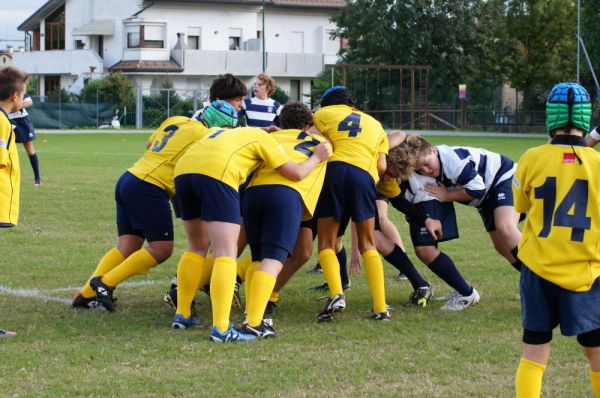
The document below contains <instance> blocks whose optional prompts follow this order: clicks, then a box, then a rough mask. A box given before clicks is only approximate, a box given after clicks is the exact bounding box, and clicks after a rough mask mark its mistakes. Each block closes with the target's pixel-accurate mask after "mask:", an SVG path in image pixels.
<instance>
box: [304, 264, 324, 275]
mask: <svg viewBox="0 0 600 398" xmlns="http://www.w3.org/2000/svg"><path fill="white" fill-rule="evenodd" d="M306 273H307V274H320V273H323V269H322V268H321V264H319V263H316V264H315V266H314V267H312V268H311V269H309V270H308V271H306Z"/></svg>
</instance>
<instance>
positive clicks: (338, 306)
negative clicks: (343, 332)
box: [317, 294, 346, 322]
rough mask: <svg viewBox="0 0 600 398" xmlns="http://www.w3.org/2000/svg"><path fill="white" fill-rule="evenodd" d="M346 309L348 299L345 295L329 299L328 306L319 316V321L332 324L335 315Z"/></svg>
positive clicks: (337, 295)
mask: <svg viewBox="0 0 600 398" xmlns="http://www.w3.org/2000/svg"><path fill="white" fill-rule="evenodd" d="M344 308H346V297H345V296H344V295H343V294H336V295H335V296H333V297H332V298H328V299H327V304H326V305H325V307H323V309H321V311H319V314H318V315H317V321H319V322H330V321H331V320H332V319H333V314H335V313H336V312H340V311H343V310H344Z"/></svg>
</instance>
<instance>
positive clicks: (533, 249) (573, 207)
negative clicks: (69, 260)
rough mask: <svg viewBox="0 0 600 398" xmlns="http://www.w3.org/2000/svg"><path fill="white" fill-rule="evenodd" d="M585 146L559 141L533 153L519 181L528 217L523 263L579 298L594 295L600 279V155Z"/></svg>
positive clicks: (519, 207) (520, 203) (521, 207)
mask: <svg viewBox="0 0 600 398" xmlns="http://www.w3.org/2000/svg"><path fill="white" fill-rule="evenodd" d="M569 138H570V139H571V141H570V142H572V143H573V146H572V145H571V144H570V143H569V144H568V145H567V142H568V141H567V140H568V139H569ZM584 145H585V141H584V140H583V139H582V138H579V137H566V136H558V137H556V138H555V139H554V140H553V143H552V144H545V145H541V146H538V147H535V148H531V149H529V150H528V151H527V152H525V154H524V155H523V156H522V157H521V159H520V160H519V163H518V165H517V170H516V172H515V176H514V178H513V192H514V196H515V209H516V211H518V212H520V213H526V212H527V213H528V215H527V219H526V221H525V226H524V229H523V237H522V238H521V242H519V258H520V259H521V261H523V263H525V265H526V266H527V267H528V268H529V269H531V270H532V271H533V272H535V273H536V274H537V275H539V276H540V277H542V278H544V279H546V280H548V281H550V282H552V283H554V284H556V285H559V286H561V287H562V288H564V289H567V290H571V291H575V292H584V291H588V290H589V289H590V288H591V286H592V284H593V283H594V281H595V280H596V278H597V277H598V276H600V177H599V176H598V170H600V153H598V152H596V151H595V150H594V149H592V148H587V147H585V146H584Z"/></svg>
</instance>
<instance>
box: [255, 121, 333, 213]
mask: <svg viewBox="0 0 600 398" xmlns="http://www.w3.org/2000/svg"><path fill="white" fill-rule="evenodd" d="M271 136H272V137H274V138H275V139H276V140H277V142H278V143H279V145H281V147H283V149H284V150H285V151H286V153H288V154H289V155H290V157H291V158H292V161H294V162H296V163H302V162H304V161H305V160H306V159H308V158H309V157H311V156H312V154H313V152H314V150H315V148H316V147H317V145H319V144H320V143H321V142H324V141H325V140H324V139H323V138H321V137H319V136H313V135H310V134H307V133H305V132H304V131H301V130H280V131H276V132H273V133H271ZM325 167H326V162H321V163H320V164H319V165H318V166H317V167H315V169H314V170H313V171H312V172H311V173H310V174H309V175H308V176H306V178H304V179H303V180H300V181H291V180H288V179H287V178H286V177H284V176H283V175H281V174H280V173H279V172H278V171H277V170H275V169H273V168H271V167H268V166H267V165H263V166H262V167H261V168H259V169H258V170H257V171H256V173H254V176H253V177H252V180H251V181H250V184H249V185H248V188H250V187H253V186H257V185H285V186H287V187H290V188H292V189H294V190H295V191H297V192H298V193H299V194H300V196H301V197H302V202H303V203H304V216H303V219H305V220H307V219H310V218H312V216H313V213H314V211H315V207H316V206H317V201H318V199H319V194H320V193H321V188H322V187H323V180H324V179H325Z"/></svg>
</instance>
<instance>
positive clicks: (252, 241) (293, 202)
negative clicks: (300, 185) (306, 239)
mask: <svg viewBox="0 0 600 398" xmlns="http://www.w3.org/2000/svg"><path fill="white" fill-rule="evenodd" d="M302 210H303V205H302V198H301V197H300V194H299V193H298V192H297V191H296V190H294V189H292V188H290V187H286V186H284V185H258V186H254V187H251V188H248V189H247V190H246V193H245V195H244V209H243V215H244V227H245V228H246V237H247V239H248V244H249V245H250V251H251V253H252V261H262V260H263V259H265V258H270V259H273V260H279V261H281V262H284V261H285V260H286V259H287V258H288V257H289V256H290V254H291V253H292V250H293V249H294V246H295V245H296V240H297V239H298V231H300V224H301V222H302Z"/></svg>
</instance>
